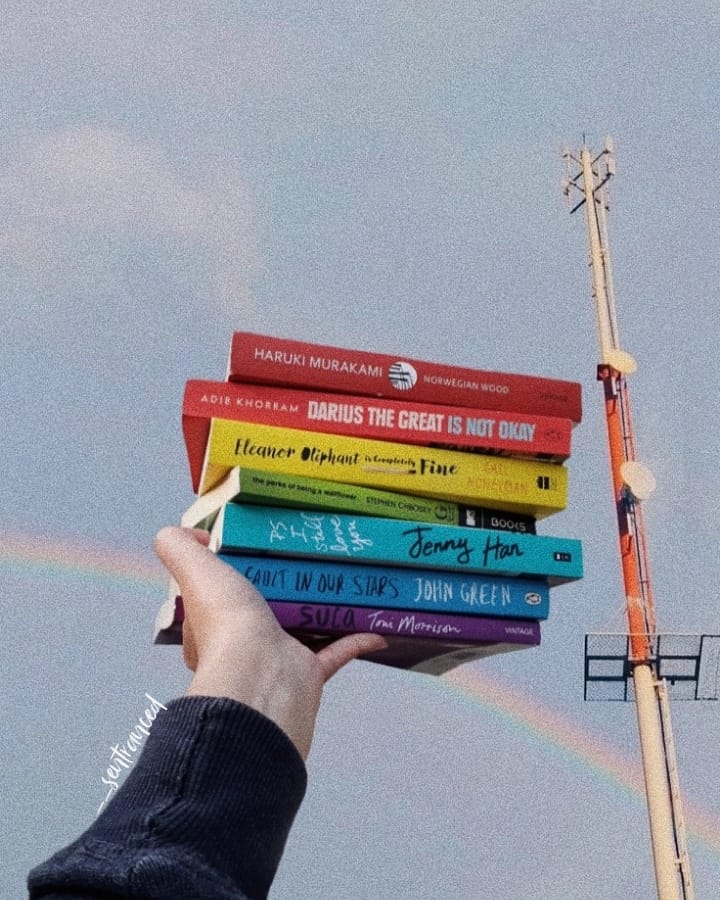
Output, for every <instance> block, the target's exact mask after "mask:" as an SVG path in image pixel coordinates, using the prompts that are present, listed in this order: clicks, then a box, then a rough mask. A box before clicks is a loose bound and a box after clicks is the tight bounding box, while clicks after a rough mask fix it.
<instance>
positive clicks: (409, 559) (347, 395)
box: [156, 332, 582, 674]
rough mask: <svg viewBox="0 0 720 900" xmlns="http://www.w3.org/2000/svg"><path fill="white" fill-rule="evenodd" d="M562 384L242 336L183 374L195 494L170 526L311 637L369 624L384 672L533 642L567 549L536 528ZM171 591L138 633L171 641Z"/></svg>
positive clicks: (556, 458) (551, 480)
mask: <svg viewBox="0 0 720 900" xmlns="http://www.w3.org/2000/svg"><path fill="white" fill-rule="evenodd" d="M580 418H581V394H580V385H579V384H577V383H574V382H567V381H560V380H555V379H546V378H538V377H533V376H527V375H517V374H508V373H499V372H487V371H481V370H476V369H466V368H461V367H458V366H449V365H442V364H438V363H431V362H424V361H420V360H413V359H399V358H398V357H394V356H387V355H384V354H378V353H373V352H365V351H361V350H348V349H343V348H339V347H328V346H323V345H319V344H310V343H307V342H301V341H294V340H287V339H282V338H276V337H270V336H267V335H258V334H252V333H248V332H236V333H235V334H233V337H232V342H231V348H230V356H229V362H228V369H227V378H226V380H225V381H206V380H202V381H201V380H191V381H188V382H187V384H186V388H185V395H184V398H183V405H182V424H183V435H184V439H185V445H186V450H187V457H188V462H189V467H190V478H191V482H192V486H193V489H194V490H195V491H196V493H197V494H198V495H199V496H198V499H197V501H196V502H195V503H194V504H193V505H192V506H191V507H190V508H189V509H188V510H187V511H186V512H185V513H184V515H183V516H182V520H181V522H182V524H183V525H185V526H188V527H199V528H204V529H207V530H208V531H210V535H211V537H210V546H211V549H212V550H213V551H214V552H216V553H217V554H218V555H219V556H221V557H222V559H224V560H225V561H226V562H228V563H229V564H230V565H232V566H233V567H234V568H236V569H237V570H238V571H239V572H241V573H242V574H243V575H244V576H246V577H247V578H248V579H249V580H250V581H251V582H252V583H253V584H255V585H256V586H257V588H258V589H259V590H260V592H261V593H262V594H263V595H264V596H265V598H266V600H267V601H268V603H269V604H270V606H271V608H272V610H273V612H274V613H275V615H276V616H277V618H278V620H279V622H280V624H281V625H282V626H283V627H284V628H285V629H286V630H287V631H289V632H290V633H292V634H294V635H295V636H297V637H298V638H299V639H301V640H303V641H305V642H306V643H307V644H308V645H310V646H319V645H321V643H322V642H323V641H327V640H331V639H334V638H336V637H338V636H341V635H343V634H348V633H353V632H377V633H381V634H383V635H385V636H386V637H387V639H388V644H389V646H388V648H387V649H385V650H382V651H378V652H377V653H372V654H368V655H367V656H366V657H363V658H365V659H371V660H374V661H377V662H382V663H385V664H388V665H393V666H398V667H402V668H411V669H414V670H417V671H422V672H427V673H430V674H440V673H442V672H444V671H447V670H448V669H449V668H452V667H454V666H456V665H458V664H460V663H461V662H465V661H468V660H472V659H477V658H479V657H482V656H487V655H490V654H493V653H500V652H505V651H508V650H516V649H523V648H527V647H532V646H537V645H538V644H539V643H540V622H541V621H542V620H544V619H546V618H547V617H548V614H549V593H550V588H551V587H553V586H556V585H560V584H563V583H566V582H569V581H574V580H577V579H579V578H581V577H582V548H581V545H580V542H579V541H577V540H573V539H570V538H558V537H549V536H548V537H545V536H541V535H538V534H537V530H536V521H537V520H538V519H543V518H545V517H547V516H549V515H552V514H553V513H556V512H559V511H561V510H562V509H564V508H565V506H566V502H567V490H568V479H567V469H566V468H565V466H564V465H563V463H564V462H565V461H566V460H567V459H568V457H569V456H570V448H571V437H572V429H573V427H574V425H575V424H576V423H577V422H579V421H580ZM181 623H182V600H181V598H180V597H179V596H177V592H176V591H175V590H174V589H173V586H171V592H170V596H169V598H168V602H167V603H166V604H165V606H164V607H163V609H162V610H161V611H160V614H159V615H158V619H157V623H156V641H157V642H160V643H162V642H165V643H167V642H171V643H176V642H178V641H179V640H181Z"/></svg>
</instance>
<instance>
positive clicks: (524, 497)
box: [199, 419, 567, 518]
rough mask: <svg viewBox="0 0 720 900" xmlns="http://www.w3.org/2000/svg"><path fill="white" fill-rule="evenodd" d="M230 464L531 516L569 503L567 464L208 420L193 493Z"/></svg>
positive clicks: (215, 479)
mask: <svg viewBox="0 0 720 900" xmlns="http://www.w3.org/2000/svg"><path fill="white" fill-rule="evenodd" d="M234 466H251V467H256V468H263V469H265V470H266V471H272V472H282V473H283V474H285V475H306V476H310V477H315V478H325V479H326V480H328V481H341V482H344V483H348V484H358V485H363V486H367V487H374V488H382V489H386V490H391V491H397V492H399V493H404V494H413V495H415V496H421V497H435V498H440V499H442V500H450V501H452V502H454V503H463V504H467V505H476V506H484V507H491V508H497V509H503V510H509V511H514V512H519V513H522V514H524V515H530V516H534V517H536V518H541V517H543V516H547V515H550V514H552V513H555V512H559V511H560V510H562V509H564V508H565V505H566V502H567V469H566V468H565V467H564V466H561V465H557V464H554V463H543V462H538V461H535V460H524V459H512V458H507V457H499V456H485V455H483V454H480V453H463V452H462V451H457V450H442V449H436V448H430V447H420V448H419V447H416V446H414V445H410V444H397V443H393V442H391V441H376V440H366V439H363V438H355V437H348V436H345V435H328V434H321V433H318V432H309V431H302V430H299V429H292V428H276V427H274V426H271V425H257V424H253V423H247V422H240V421H230V420H227V419H212V421H211V427H210V435H209V438H208V445H207V450H206V455H205V465H204V470H203V474H202V476H201V480H200V484H199V493H204V492H205V491H207V490H209V489H210V488H211V487H213V486H214V485H215V484H217V483H218V481H220V480H221V479H222V478H223V477H224V476H225V475H226V474H227V472H228V471H229V470H230V469H231V468H233V467H234Z"/></svg>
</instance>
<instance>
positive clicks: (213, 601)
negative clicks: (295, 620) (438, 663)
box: [155, 526, 386, 759]
mask: <svg viewBox="0 0 720 900" xmlns="http://www.w3.org/2000/svg"><path fill="white" fill-rule="evenodd" d="M207 541H208V535H207V534H206V533H205V532H201V531H196V530H191V529H187V528H176V527H172V526H169V527H167V528H163V529H162V530H161V531H160V532H159V533H158V535H157V537H156V538H155V551H156V553H157V555H158V556H159V557H160V559H161V560H162V562H163V563H164V565H165V567H166V568H167V569H168V571H169V572H170V574H171V575H172V577H173V578H174V579H175V581H176V582H177V583H178V585H179V586H180V593H181V594H182V598H183V607H184V611H185V619H184V622H183V656H184V658H185V662H186V664H187V666H188V668H190V669H191V670H192V671H193V672H194V673H195V674H194V676H193V678H192V680H191V682H190V685H189V687H188V689H187V693H188V694H200V695H203V696H210V697H230V698H231V699H234V700H239V701H240V702H242V703H245V704H246V705H247V706H251V707H253V708H254V709H256V710H258V712H261V713H263V714H264V715H266V716H267V717H268V718H269V719H272V720H273V721H274V722H275V724H276V725H279V727H280V728H282V730H283V731H284V732H285V733H286V734H287V735H288V737H289V738H290V739H291V740H292V742H293V743H294V744H295V746H296V747H297V749H298V751H299V752H300V755H301V756H302V757H303V759H307V756H308V754H309V752H310V744H311V742H312V736H313V731H314V729H315V718H316V716H317V712H318V709H319V707H320V698H321V697H322V691H323V686H324V684H325V682H326V681H328V679H330V678H332V676H333V675H334V674H335V673H336V672H337V671H338V670H339V669H341V668H342V667H343V666H344V665H345V664H346V663H348V662H349V661H350V660H351V659H355V658H356V657H357V656H359V655H360V654H362V653H369V652H371V651H373V650H380V649H382V648H383V647H385V646H386V641H385V639H384V638H382V637H381V636H380V635H377V634H352V635H347V636H346V637H343V638H340V639H339V640H337V641H334V642H333V643H331V644H329V645H328V646H325V647H323V648H322V649H321V650H319V651H318V652H317V653H314V652H313V651H312V650H310V649H308V648H307V647H305V646H304V645H303V644H301V643H300V642H299V641H298V640H296V639H295V638H294V637H291V636H290V635H289V634H287V632H285V631H283V629H282V628H281V627H280V625H279V623H278V621H277V619H276V618H275V616H274V615H273V613H272V611H271V609H270V607H269V606H268V605H267V603H266V602H265V599H264V598H263V597H262V595H261V594H260V593H259V592H258V591H257V590H256V589H255V588H254V587H253V585H252V584H251V583H250V582H249V581H248V580H247V579H246V578H244V577H243V576H242V575H240V574H239V572H236V571H235V570H234V569H232V568H231V567H230V566H228V565H226V564H225V563H224V562H222V560H220V559H218V558H217V557H216V556H215V555H214V554H213V553H212V552H211V551H210V550H208V549H207Z"/></svg>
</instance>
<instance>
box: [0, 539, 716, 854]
mask: <svg viewBox="0 0 720 900" xmlns="http://www.w3.org/2000/svg"><path fill="white" fill-rule="evenodd" d="M0 567H5V568H7V569H10V570H11V571H18V572H19V573H21V574H22V573H24V574H34V575H40V576H42V577H47V578H78V577H84V578H87V577H91V578H93V579H95V580H98V581H104V582H110V583H113V584H116V585H118V586H121V587H136V588H137V587H142V588H145V589H147V588H152V589H157V590H158V592H159V597H162V596H163V594H164V592H165V588H166V586H167V573H165V570H164V569H163V567H162V566H161V564H160V563H159V562H158V561H155V560H153V559H152V557H150V556H146V555H143V554H139V553H132V552H129V551H125V550H121V549H118V548H108V547H106V546H101V545H92V544H89V543H87V542H83V543H82V544H79V543H69V542H60V541H57V540H55V539H53V538H50V537H47V536H41V535H19V534H15V533H9V532H7V531H5V532H0ZM427 683H428V684H429V685H432V686H433V689H434V690H439V691H444V692H447V693H450V694H452V695H453V696H454V697H456V698H463V699H464V700H466V701H468V702H470V703H472V705H473V707H474V708H475V709H477V706H478V704H480V705H481V706H484V707H485V708H486V709H488V710H490V711H492V712H493V713H495V714H496V715H499V716H501V717H502V718H503V720H504V721H506V722H507V723H508V724H510V726H511V727H515V728H517V729H519V730H521V731H522V732H523V733H524V734H525V735H526V736H527V737H528V738H529V739H530V740H532V741H534V742H535V743H538V744H540V745H541V746H543V747H544V748H545V749H546V750H548V751H550V752H553V753H555V754H556V755H558V756H560V757H563V758H564V759H566V760H567V761H568V762H569V763H571V764H575V765H577V764H580V765H582V766H583V767H584V768H585V769H589V770H590V771H591V773H592V774H593V775H594V776H595V777H596V778H598V779H599V780H601V781H605V782H606V783H607V784H609V785H611V786H612V787H614V788H617V787H619V788H620V789H621V790H623V791H624V792H625V793H626V794H627V795H628V796H629V797H630V798H631V799H633V800H634V801H636V802H638V803H643V804H644V802H645V800H644V786H643V778H642V772H641V771H640V768H639V765H638V764H637V762H636V761H633V760H630V759H628V758H627V757H625V756H622V755H621V754H619V753H618V752H617V751H615V750H614V749H613V748H612V747H610V746H609V745H608V744H607V742H606V741H605V740H604V739H603V738H601V737H599V736H596V735H592V734H590V733H589V732H588V731H587V730H586V729H582V728H580V727H579V726H578V725H576V724H575V723H573V722H572V721H571V720H570V719H569V718H568V717H567V716H561V715H560V714H559V713H557V712H556V711H555V710H553V709H551V708H550V707H548V706H544V705H543V704H542V703H540V702H539V701H538V697H537V695H533V696H532V697H530V696H527V695H525V694H523V693H521V692H520V691H518V690H517V689H515V688H512V687H510V686H509V685H507V684H505V683H503V682H502V681H501V680H499V679H498V678H494V677H489V676H487V675H485V674H483V673H482V671H481V670H480V669H478V668H476V667H473V666H462V667H460V668H458V669H455V670H453V671H452V672H449V673H447V674H446V675H444V676H442V677H441V678H435V679H427ZM684 807H685V808H684V816H685V823H686V826H687V830H688V835H689V837H690V838H691V839H692V838H694V839H695V841H697V843H698V845H699V846H700V847H701V848H702V849H704V850H705V851H709V852H710V854H711V855H712V857H713V859H714V861H716V862H717V861H718V859H720V821H719V820H718V819H717V818H713V817H712V816H710V815H709V814H708V813H707V812H705V811H703V810H701V809H698V808H697V807H692V808H688V806H687V804H684Z"/></svg>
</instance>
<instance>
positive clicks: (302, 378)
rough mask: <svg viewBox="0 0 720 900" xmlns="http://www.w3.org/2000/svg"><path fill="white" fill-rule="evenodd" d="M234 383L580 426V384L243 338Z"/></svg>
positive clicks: (236, 340) (235, 353) (232, 365)
mask: <svg viewBox="0 0 720 900" xmlns="http://www.w3.org/2000/svg"><path fill="white" fill-rule="evenodd" d="M227 380H228V381H245V382H247V381H250V382H256V383H258V384H277V385H284V386H286V387H298V388H314V389H317V390H321V391H330V392H332V393H336V392H337V393H343V394H361V395H365V396H369V397H397V398H401V399H403V400H413V401H418V402H422V403H444V404H447V405H449V406H467V407H470V408H472V409H484V410H499V411H505V412H516V413H517V412H519V413H529V414H531V415H542V416H557V417H558V418H561V419H571V420H572V421H573V422H579V421H580V419H581V417H582V399H581V392H580V384H578V383H577V382H572V381H560V380H557V379H553V378H540V377H537V376H532V375H516V374H510V373H505V372H491V371H486V370H482V369H468V368H463V367H461V366H451V365H444V364H442V363H434V362H427V361H423V360H417V359H410V358H407V357H398V356H389V355H387V354H383V353H371V352H368V351H364V350H348V349H345V348H342V347H329V346H324V345H321V344H311V343H307V342H306V341H295V340H289V339H286V338H277V337H270V336H268V335H261V334H252V333H250V332H247V331H236V332H235V333H234V334H233V336H232V342H231V345H230V357H229V360H228V374H227Z"/></svg>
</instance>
